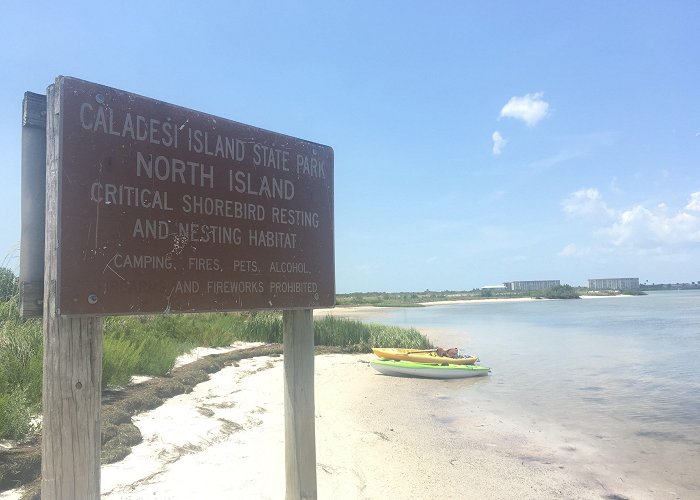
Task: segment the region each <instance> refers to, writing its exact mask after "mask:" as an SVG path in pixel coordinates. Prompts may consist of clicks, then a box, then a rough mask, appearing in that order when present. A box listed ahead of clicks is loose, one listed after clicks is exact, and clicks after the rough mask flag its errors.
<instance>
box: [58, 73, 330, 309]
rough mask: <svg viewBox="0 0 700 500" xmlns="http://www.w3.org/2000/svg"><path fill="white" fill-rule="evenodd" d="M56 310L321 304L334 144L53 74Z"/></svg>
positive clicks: (326, 300)
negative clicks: (55, 108) (56, 124)
mask: <svg viewBox="0 0 700 500" xmlns="http://www.w3.org/2000/svg"><path fill="white" fill-rule="evenodd" d="M58 90H59V96H60V97H59V99H60V106H59V114H60V116H59V120H60V122H59V123H60V126H59V130H60V133H59V137H58V138H57V140H58V150H59V165H58V168H59V176H58V182H59V183H60V186H59V193H60V195H59V203H58V216H59V233H58V238H59V241H58V271H59V273H58V300H57V305H58V310H59V313H60V314H66V315H74V314H78V315H103V314H143V313H162V312H169V311H173V312H175V311H227V310H251V309H297V308H314V307H330V306H333V305H334V303H335V273H334V247H333V245H334V237H333V150H332V148H330V147H328V146H322V145H319V144H315V143H312V142H308V141H303V140H300V139H295V138H293V137H289V136H286V135H281V134H277V133H273V132H269V131H267V130H262V129H259V128H256V127H252V126H248V125H244V124H241V123H237V122H233V121H230V120H225V119H222V118H218V117H215V116H211V115H208V114H204V113H200V112H197V111H193V110H189V109H185V108H182V107H178V106H173V105H171V104H167V103H163V102H160V101H156V100H153V99H149V98H146V97H142V96H138V95H134V94H130V93H127V92H124V91H120V90H116V89H113V88H109V87H105V86H102V85H97V84H93V83H89V82H85V81H81V80H77V79H73V78H68V77H60V78H59V79H58Z"/></svg>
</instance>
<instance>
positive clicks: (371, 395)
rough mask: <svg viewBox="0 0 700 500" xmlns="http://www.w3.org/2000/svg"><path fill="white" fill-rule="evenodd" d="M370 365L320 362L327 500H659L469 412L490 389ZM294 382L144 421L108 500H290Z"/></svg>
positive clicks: (251, 381) (172, 403)
mask: <svg viewBox="0 0 700 500" xmlns="http://www.w3.org/2000/svg"><path fill="white" fill-rule="evenodd" d="M371 359H374V356H373V355H371V354H318V355H316V356H315V358H314V360H315V361H314V363H315V391H314V392H315V415H316V462H317V487H318V498H334V499H335V500H345V499H347V500H355V499H377V498H406V499H415V500H422V499H424V498H431V497H433V496H435V494H436V491H439V494H440V496H442V497H445V498H465V497H479V496H480V497H484V498H492V499H510V498H525V499H533V500H534V499H538V500H539V499H558V498H579V499H584V500H585V499H599V498H606V497H607V498H660V497H659V496H658V495H656V494H655V493H654V491H653V490H652V488H651V487H644V488H642V487H639V486H637V485H635V482H637V478H633V477H629V475H628V474H627V472H626V471H624V470H622V469H621V467H620V466H616V465H615V464H606V463H601V462H600V458H599V457H598V456H597V454H596V450H595V449H589V448H587V447H586V446H584V445H583V444H582V443H572V442H571V441H570V440H567V439H564V438H562V437H561V436H560V435H559V434H558V433H556V432H545V431H543V430H542V429H536V428H532V427H531V426H527V425H523V424H518V423H515V422H514V421H509V420H506V419H504V418H502V417H499V416H497V415H495V414H492V413H489V412H487V411H485V410H483V409H482V408H480V406H479V403H478V400H477V401H472V402H470V404H466V405H465V404H461V403H460V401H462V399H463V398H465V397H468V394H469V392H470V390H472V389H474V390H476V389H478V387H479V386H480V385H481V384H488V383H491V381H490V380H489V379H490V376H489V377H480V378H477V379H466V380H456V381H436V380H430V379H416V378H399V377H390V376H386V375H381V374H379V373H378V372H377V371H375V370H374V369H372V368H371V367H370V366H369V364H368V361H369V360H371ZM283 375H284V374H283V357H280V356H258V357H254V358H245V359H242V360H240V362H238V363H237V364H235V365H231V366H227V367H225V368H223V369H222V370H220V371H218V372H215V373H212V374H211V378H210V379H209V380H208V381H205V382H202V383H200V384H198V385H196V386H195V387H194V389H193V390H192V391H191V392H190V393H187V394H181V395H178V396H175V397H172V398H170V399H168V400H167V401H165V402H164V403H163V404H162V405H161V406H159V407H157V408H155V409H153V410H150V411H148V412H144V413H141V414H139V415H137V416H135V417H134V418H133V421H134V424H135V425H137V426H138V427H139V429H140V432H141V434H142V436H143V441H142V443H141V444H139V445H137V446H135V447H133V449H132V452H131V453H130V454H129V455H128V456H127V457H125V458H124V459H123V460H121V461H119V462H115V463H113V464H108V465H104V466H103V467H102V469H101V471H102V472H101V475H102V477H101V486H102V498H105V499H120V500H121V499H124V500H136V499H146V498H168V499H189V498H202V497H206V498H257V499H279V498H284V494H285V468H284V401H283V384H284V380H283V379H284V377H283ZM409 477H410V479H407V478H409ZM661 491H662V490H656V492H661ZM13 494H14V495H15V496H12V495H13ZM20 494H21V490H20V491H17V490H15V491H12V492H4V493H2V494H0V498H3V499H8V498H19V495H20Z"/></svg>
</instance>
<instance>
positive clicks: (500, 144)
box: [491, 130, 508, 155]
mask: <svg viewBox="0 0 700 500" xmlns="http://www.w3.org/2000/svg"><path fill="white" fill-rule="evenodd" d="M491 139H492V140H493V154H495V155H500V154H501V151H503V148H504V147H505V146H506V143H507V142H508V141H507V140H506V139H504V138H503V136H502V135H501V133H500V132H499V131H498V130H496V131H495V132H494V133H493V134H491Z"/></svg>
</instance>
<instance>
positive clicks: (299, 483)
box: [283, 309, 317, 500]
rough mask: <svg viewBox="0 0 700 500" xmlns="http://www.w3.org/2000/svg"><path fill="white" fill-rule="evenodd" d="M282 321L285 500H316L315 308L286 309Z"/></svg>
mask: <svg viewBox="0 0 700 500" xmlns="http://www.w3.org/2000/svg"><path fill="white" fill-rule="evenodd" d="M283 320H284V333H283V335H284V424H285V471H286V499H287V500H305V499H306V500H316V498H317V491H316V423H315V411H314V322H313V314H312V310H311V309H302V310H286V311H284V313H283Z"/></svg>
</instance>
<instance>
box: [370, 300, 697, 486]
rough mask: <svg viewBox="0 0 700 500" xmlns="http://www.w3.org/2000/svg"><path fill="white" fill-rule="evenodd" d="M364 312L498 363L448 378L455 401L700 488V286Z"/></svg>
mask: <svg viewBox="0 0 700 500" xmlns="http://www.w3.org/2000/svg"><path fill="white" fill-rule="evenodd" d="M363 319H364V320H365V321H371V322H378V323H383V324H390V325H397V326H403V327H415V328H417V329H419V330H420V331H422V332H424V333H426V334H427V335H428V337H429V338H430V340H431V341H432V342H433V344H435V345H436V346H441V347H445V348H447V347H454V346H456V347H459V348H460V349H461V351H462V352H464V353H469V354H474V355H478V356H479V357H480V363H481V364H482V365H485V366H489V367H491V369H492V372H491V374H490V375H489V377H488V378H482V379H469V380H463V381H458V382H459V383H456V384H455V383H453V382H455V381H445V382H444V383H445V384H446V385H445V386H443V387H446V388H447V389H446V390H449V391H450V400H451V404H455V405H470V406H473V407H478V408H479V409H483V410H487V411H488V412H490V413H491V414H495V415H496V416H500V417H502V418H504V419H508V420H510V421H514V422H517V423H518V424H519V425H522V426H524V428H530V429H533V430H535V431H537V432H544V433H545V434H551V435H553V436H554V435H556V437H557V439H560V440H563V441H564V442H567V441H569V442H572V443H577V446H586V447H588V449H590V450H593V453H596V454H597V459H598V460H603V461H607V462H609V463H610V466H611V467H618V468H620V470H625V471H626V472H629V473H630V474H631V475H632V476H633V477H638V478H642V479H640V480H642V481H643V480H644V478H651V479H656V480H658V481H657V483H658V482H663V483H664V484H665V488H664V494H663V495H660V496H659V498H661V497H663V498H666V497H667V495H668V496H670V497H674V498H688V497H694V498H700V359H699V358H700V291H697V290H679V291H663V292H649V293H648V294H647V295H642V296H621V297H609V298H592V299H583V300H528V301H499V300H493V301H489V302H486V303H484V302H476V303H466V304H463V303H460V304H450V305H434V306H429V307H423V308H388V309H383V308H378V309H377V310H376V311H374V312H372V314H371V315H370V316H369V317H365V318H363ZM447 384H449V386H448V385H447ZM572 449H574V446H572ZM674 491H675V492H678V493H677V495H676V493H674ZM694 495H697V496H694Z"/></svg>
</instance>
